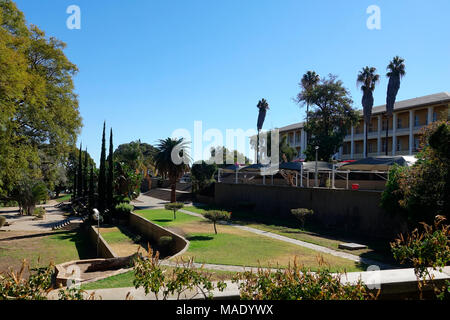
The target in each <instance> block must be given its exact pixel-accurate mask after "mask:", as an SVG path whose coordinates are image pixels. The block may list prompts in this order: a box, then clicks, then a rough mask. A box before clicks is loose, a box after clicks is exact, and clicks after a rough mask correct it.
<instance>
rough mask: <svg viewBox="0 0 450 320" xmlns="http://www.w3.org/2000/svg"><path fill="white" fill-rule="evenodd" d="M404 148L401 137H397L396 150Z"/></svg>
mask: <svg viewBox="0 0 450 320" xmlns="http://www.w3.org/2000/svg"><path fill="white" fill-rule="evenodd" d="M401 150H402V142H401V140H400V139H397V148H396V151H401Z"/></svg>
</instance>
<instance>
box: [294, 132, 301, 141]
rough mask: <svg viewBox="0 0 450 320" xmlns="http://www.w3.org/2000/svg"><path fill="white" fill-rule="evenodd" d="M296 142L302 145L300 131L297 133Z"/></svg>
mask: <svg viewBox="0 0 450 320" xmlns="http://www.w3.org/2000/svg"><path fill="white" fill-rule="evenodd" d="M295 142H296V143H297V144H299V143H300V131H297V132H296V133H295Z"/></svg>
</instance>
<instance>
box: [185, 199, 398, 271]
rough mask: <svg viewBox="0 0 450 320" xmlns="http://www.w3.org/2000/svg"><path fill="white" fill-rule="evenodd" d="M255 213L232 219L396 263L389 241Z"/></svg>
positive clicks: (199, 210)
mask: <svg viewBox="0 0 450 320" xmlns="http://www.w3.org/2000/svg"><path fill="white" fill-rule="evenodd" d="M184 209H185V210H187V211H191V212H194V213H199V214H204V213H205V211H206V210H207V209H208V207H197V206H189V207H186V208H184ZM255 216H257V215H255V214H250V213H247V212H240V211H236V212H234V213H233V214H232V220H233V222H235V223H240V224H244V225H246V226H249V227H252V228H255V229H260V230H263V231H268V232H273V233H276V234H279V235H282V236H285V237H288V238H293V239H297V240H301V241H305V242H309V243H313V244H317V245H320V246H323V247H327V248H330V249H333V250H338V251H343V252H347V253H351V254H354V255H358V256H363V257H366V258H370V259H374V260H379V261H385V262H389V263H394V261H393V259H392V254H391V253H390V250H389V244H388V243H387V242H385V243H381V242H379V241H369V242H368V241H367V240H366V239H354V238H352V239H346V238H345V239H344V237H342V235H341V234H338V233H336V234H334V233H332V232H330V231H329V230H322V229H319V228H317V227H312V226H309V227H308V226H307V227H306V228H305V229H304V230H300V228H299V227H297V222H296V221H295V220H290V221H286V220H285V219H283V220H281V219H269V218H266V217H264V218H262V219H259V220H260V221H255V220H256V219H255ZM342 242H360V243H364V244H366V245H368V248H367V249H363V250H351V251H350V250H342V249H339V248H338V246H339V244H340V243H342Z"/></svg>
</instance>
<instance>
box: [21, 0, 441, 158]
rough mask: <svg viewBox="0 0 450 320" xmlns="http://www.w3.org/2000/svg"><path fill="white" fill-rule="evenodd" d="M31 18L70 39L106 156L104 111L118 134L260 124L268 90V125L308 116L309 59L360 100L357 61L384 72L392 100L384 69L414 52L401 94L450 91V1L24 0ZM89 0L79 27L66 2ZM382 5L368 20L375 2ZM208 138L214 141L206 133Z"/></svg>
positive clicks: (91, 123) (86, 121)
mask: <svg viewBox="0 0 450 320" xmlns="http://www.w3.org/2000/svg"><path fill="white" fill-rule="evenodd" d="M16 3H17V5H18V7H19V9H20V10H22V11H23V12H24V14H25V17H26V19H27V22H28V23H33V24H35V25H37V26H39V27H40V28H41V29H43V30H44V31H46V33H47V35H48V36H55V37H57V38H59V39H60V40H62V41H64V42H66V43H67V49H66V51H65V52H66V55H67V56H68V57H69V59H70V60H71V61H72V62H74V63H75V64H76V65H77V66H78V67H79V69H80V72H79V74H78V75H77V76H76V78H75V86H76V92H77V94H78V95H79V101H80V112H81V116H82V118H83V129H82V133H81V136H80V137H79V141H82V142H83V145H84V146H86V145H87V147H88V151H89V152H90V153H91V155H92V156H93V157H94V159H95V160H96V162H98V159H99V157H100V142H101V141H100V140H101V128H102V123H103V121H104V120H106V122H107V126H108V128H109V127H113V130H114V140H115V145H116V146H117V145H118V144H121V143H126V142H130V141H133V140H136V139H141V141H143V142H147V143H151V144H154V143H155V142H156V141H157V140H158V139H160V138H165V137H168V136H170V135H171V134H172V132H173V131H174V130H175V129H177V128H186V129H188V130H190V131H192V132H193V124H194V121H195V120H201V121H203V130H207V129H209V128H217V129H219V130H222V131H223V133H224V134H225V130H226V129H237V128H242V129H244V130H247V129H250V128H255V126H256V119H257V114H258V110H257V108H256V104H257V102H258V100H259V99H261V98H265V99H266V100H268V102H269V105H270V110H269V112H268V114H267V117H266V121H265V125H264V128H265V129H271V128H274V127H281V126H284V125H287V124H291V123H294V122H299V121H302V120H303V118H304V109H300V108H299V106H298V105H296V104H295V103H294V102H293V101H292V99H293V97H295V96H296V94H297V93H298V91H299V87H298V82H299V80H300V78H301V76H302V74H303V73H305V72H306V71H307V70H315V71H316V72H317V73H319V74H320V75H321V76H326V75H328V74H329V73H332V74H336V75H337V76H338V77H339V79H341V80H342V81H343V82H344V84H345V86H346V87H347V88H348V89H349V90H350V92H351V94H352V97H353V100H354V107H355V108H357V109H360V108H361V106H360V101H361V93H360V91H359V90H358V88H357V87H356V76H357V73H358V71H359V70H360V69H361V68H362V67H364V66H366V65H369V66H374V67H376V68H377V69H378V72H379V73H380V74H381V81H380V83H379V84H378V86H377V88H376V90H375V93H374V97H375V105H381V104H384V103H385V99H386V98H385V94H386V86H387V79H386V77H385V73H386V71H385V69H386V66H387V64H388V62H389V60H390V59H392V57H393V56H395V55H400V56H401V57H403V58H405V60H406V72H407V74H406V76H405V78H404V79H403V81H402V85H401V89H400V91H399V93H398V98H397V99H398V100H403V99H410V98H414V97H417V96H422V95H427V94H432V93H436V92H441V91H450V86H449V83H450V81H449V75H450V59H449V53H450V32H449V31H450V23H449V20H448V14H449V12H450V1H448V0H433V1H413V0H405V1H403V0H397V1H387V0H386V1H377V0H370V1H364V0H348V1H331V0H330V1H300V0H283V1H275V0H227V1H218V0H204V1H200V0H178V1H174V0H164V1H163V0H160V1H153V0H146V1H144V0H130V1H123V0H109V1H100V0H97V1H92V0H91V1H87V0H70V1H67V0H40V1H34V0H17V1H16ZM69 5H78V6H79V7H80V9H81V30H69V29H68V28H67V27H66V19H67V18H68V16H69V14H67V13H66V8H67V7H68V6H69ZM370 5H377V6H379V7H380V9H381V30H369V29H368V28H367V27H366V20H367V19H368V18H369V16H370V15H369V14H367V13H366V9H367V7H368V6H370ZM205 144H206V143H205Z"/></svg>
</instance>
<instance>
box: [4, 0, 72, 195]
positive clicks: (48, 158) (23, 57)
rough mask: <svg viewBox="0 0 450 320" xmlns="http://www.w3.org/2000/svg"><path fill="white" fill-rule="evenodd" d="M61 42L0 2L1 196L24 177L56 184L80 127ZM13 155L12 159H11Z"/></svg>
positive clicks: (69, 65)
mask: <svg viewBox="0 0 450 320" xmlns="http://www.w3.org/2000/svg"><path fill="white" fill-rule="evenodd" d="M64 48H65V44H64V43H63V42H61V41H59V40H57V39H56V38H53V37H50V38H49V37H46V35H45V33H44V32H43V31H41V30H39V29H38V28H37V27H36V26H33V25H29V26H28V25H27V24H26V22H25V18H24V15H23V14H22V12H20V11H19V10H18V9H17V7H16V5H15V4H14V2H12V1H10V0H1V1H0V105H1V112H0V167H1V168H2V170H0V197H8V196H11V192H12V190H13V189H14V188H15V187H16V183H17V181H20V180H21V179H22V178H23V176H24V175H28V176H33V177H36V178H37V179H41V180H42V181H44V182H45V183H46V184H47V186H48V187H49V188H50V189H53V188H54V186H55V180H54V179H56V177H57V175H56V172H57V169H58V167H59V166H60V165H61V164H64V163H65V162H66V160H67V153H68V150H69V149H70V146H71V145H73V144H74V142H75V140H76V136H77V134H78V133H79V129H80V127H81V118H80V115H79V111H78V99H77V96H76V94H75V93H74V86H73V80H72V79H73V76H74V75H75V74H76V73H77V71H78V70H77V67H76V66H75V65H74V64H73V63H71V62H70V61H69V60H68V59H67V57H66V56H65V54H64V52H63V50H64ZM11 155H14V156H13V157H12V156H11Z"/></svg>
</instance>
